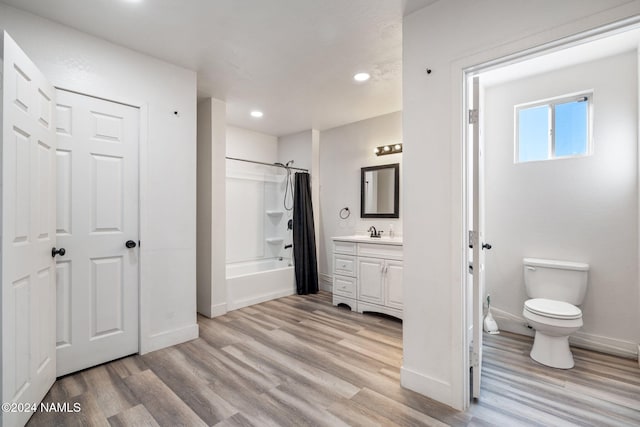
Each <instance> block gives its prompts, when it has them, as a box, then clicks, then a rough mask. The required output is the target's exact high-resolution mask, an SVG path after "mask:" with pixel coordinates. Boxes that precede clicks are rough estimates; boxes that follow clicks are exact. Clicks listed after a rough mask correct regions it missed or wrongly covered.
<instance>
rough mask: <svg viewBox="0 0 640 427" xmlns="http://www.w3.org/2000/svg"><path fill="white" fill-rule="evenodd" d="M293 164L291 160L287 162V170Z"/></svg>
mask: <svg viewBox="0 0 640 427" xmlns="http://www.w3.org/2000/svg"><path fill="white" fill-rule="evenodd" d="M292 164H293V160H289V161H288V162H287V164H286V165H285V167H286V168H288V167H289V165H292Z"/></svg>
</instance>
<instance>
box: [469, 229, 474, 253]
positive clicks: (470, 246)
mask: <svg viewBox="0 0 640 427" xmlns="http://www.w3.org/2000/svg"><path fill="white" fill-rule="evenodd" d="M475 241H476V232H475V231H473V230H469V249H473V245H474V243H475Z"/></svg>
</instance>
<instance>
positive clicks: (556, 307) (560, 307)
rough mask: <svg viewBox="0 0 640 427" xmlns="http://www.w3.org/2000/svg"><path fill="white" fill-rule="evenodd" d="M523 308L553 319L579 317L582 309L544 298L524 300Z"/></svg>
mask: <svg viewBox="0 0 640 427" xmlns="http://www.w3.org/2000/svg"><path fill="white" fill-rule="evenodd" d="M524 309H525V310H526V311H528V312H530V313H533V314H537V315H539V316H543V317H550V318H553V319H580V318H582V311H581V310H580V309H579V308H578V307H576V306H575V305H573V304H569V303H568V302H564V301H556V300H552V299H546V298H533V299H530V300H527V301H525V302H524Z"/></svg>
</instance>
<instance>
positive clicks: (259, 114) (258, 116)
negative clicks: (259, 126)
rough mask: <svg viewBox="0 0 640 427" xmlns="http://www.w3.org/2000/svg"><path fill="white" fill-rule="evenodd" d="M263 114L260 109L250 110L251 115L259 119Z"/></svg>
mask: <svg viewBox="0 0 640 427" xmlns="http://www.w3.org/2000/svg"><path fill="white" fill-rule="evenodd" d="M262 116H264V114H263V113H262V111H258V110H253V111H252V112H251V117H255V118H256V119H259V118H260V117H262Z"/></svg>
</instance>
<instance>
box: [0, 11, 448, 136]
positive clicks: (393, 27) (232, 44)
mask: <svg viewBox="0 0 640 427" xmlns="http://www.w3.org/2000/svg"><path fill="white" fill-rule="evenodd" d="M1 1H2V2H4V3H6V4H9V5H11V6H14V7H17V8H19V9H23V10H26V11H29V12H32V13H34V14H36V15H39V16H42V17H45V18H49V19H51V20H54V21H57V22H59V23H62V24H65V25H68V26H70V27H73V28H76V29H78V30H80V31H83V32H86V33H89V34H92V35H94V36H98V37H101V38H103V39H106V40H109V41H111V42H113V43H117V44H119V45H122V46H126V47H129V48H131V49H134V50H137V51H139V52H143V53H146V54H148V55H151V56H154V57H156V58H160V59H163V60H165V61H167V62H171V63H173V64H177V65H180V66H183V67H186V68H189V69H192V70H195V71H197V73H198V97H199V98H203V97H209V96H211V97H215V98H218V99H222V100H224V101H226V103H227V117H228V122H229V123H230V124H233V125H236V126H240V127H244V128H247V129H252V130H256V131H259V132H264V133H268V134H271V135H276V136H281V135H287V134H291V133H295V132H299V131H303V130H307V129H311V128H316V129H321V130H322V129H327V128H331V127H335V126H339V125H342V124H346V123H351V122H355V121H359V120H363V119H367V118H370V117H375V116H378V115H381V114H386V113H390V112H393V111H398V110H400V109H401V108H402V92H401V88H402V17H403V15H407V14H409V13H411V12H414V11H416V10H418V9H421V8H423V7H425V6H428V5H429V4H431V3H434V2H435V1H437V0H269V1H265V0H180V1H177V0H141V1H138V2H134V1H132V0H91V1H88V0H1ZM358 71H367V72H369V73H370V74H371V75H372V78H371V79H370V80H369V81H368V82H366V83H360V84H356V83H355V82H354V81H353V79H352V76H353V74H355V73H356V72H358ZM168 83H170V82H168ZM252 109H260V110H262V111H264V117H263V118H262V119H254V118H251V117H250V116H249V112H250V111H251V110H252Z"/></svg>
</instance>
